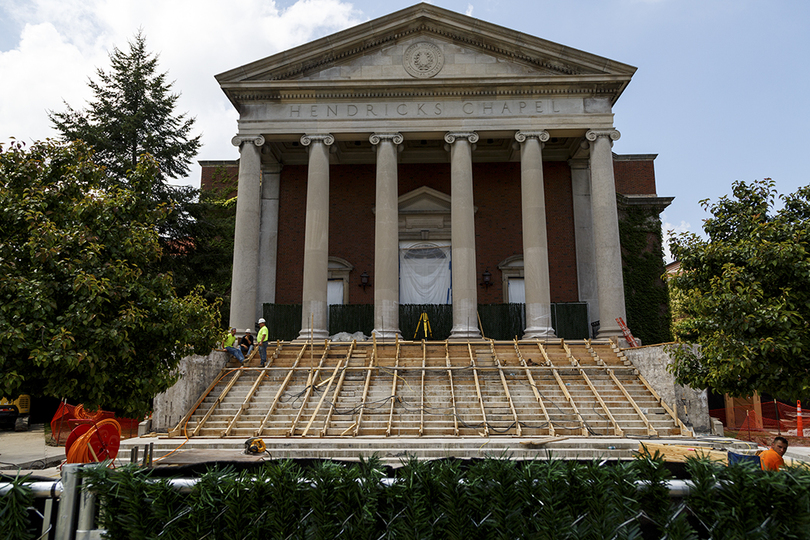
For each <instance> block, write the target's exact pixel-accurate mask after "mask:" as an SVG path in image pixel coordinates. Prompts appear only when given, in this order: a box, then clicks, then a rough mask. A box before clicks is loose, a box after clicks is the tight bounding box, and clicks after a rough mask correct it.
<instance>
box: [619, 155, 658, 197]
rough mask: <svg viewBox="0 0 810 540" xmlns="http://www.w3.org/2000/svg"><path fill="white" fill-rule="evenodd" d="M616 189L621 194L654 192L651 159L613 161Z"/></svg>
mask: <svg viewBox="0 0 810 540" xmlns="http://www.w3.org/2000/svg"><path fill="white" fill-rule="evenodd" d="M613 177H614V179H615V181H616V191H617V192H619V193H621V194H622V195H651V194H653V193H655V192H656V191H655V167H654V162H653V161H652V160H651V159H645V160H639V161H625V160H614V161H613Z"/></svg>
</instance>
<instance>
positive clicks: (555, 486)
mask: <svg viewBox="0 0 810 540" xmlns="http://www.w3.org/2000/svg"><path fill="white" fill-rule="evenodd" d="M686 472H687V476H688V477H689V479H691V480H692V482H694V488H693V490H692V492H691V494H690V495H689V496H688V497H687V498H686V499H683V500H681V499H672V498H670V496H669V491H668V489H667V487H666V485H665V483H664V482H665V481H666V479H667V478H668V477H669V476H670V473H669V472H668V469H667V468H666V467H665V466H664V464H663V463H662V462H661V461H658V460H651V459H639V460H634V461H630V462H614V463H610V464H605V463H603V462H598V461H594V462H590V463H580V462H576V461H559V460H551V461H528V462H517V461H512V460H509V459H495V458H488V459H484V460H480V461H472V462H461V461H457V460H438V461H417V460H410V461H406V462H405V463H404V466H403V467H402V468H400V469H397V470H396V471H395V472H394V471H391V470H388V469H386V468H385V467H383V466H381V464H380V463H379V461H378V460H377V459H375V458H372V459H371V460H368V461H361V462H360V463H359V464H356V463H355V464H339V463H335V462H331V461H321V462H315V463H313V464H311V465H310V466H309V467H308V468H305V467H303V466H301V465H299V464H297V463H295V462H292V461H271V462H268V463H266V464H265V465H263V466H262V467H261V468H259V469H257V470H253V471H242V472H236V471H234V470H232V469H224V470H220V469H211V470H209V472H207V473H204V474H203V475H202V477H201V479H200V482H199V484H198V485H197V486H196V487H195V488H194V489H193V491H192V492H191V493H190V494H187V495H184V494H180V493H178V492H177V491H174V490H173V489H171V488H170V487H169V486H168V484H167V483H166V482H165V481H164V480H160V481H157V482H154V481H152V480H151V478H150V472H149V470H145V469H139V468H136V467H132V466H128V467H124V468H122V469H117V470H110V469H106V468H103V467H91V468H86V469H84V472H83V475H85V476H88V477H89V479H90V484H91V486H92V490H93V491H94V492H95V493H96V494H98V495H99V497H100V503H101V507H102V508H103V512H102V520H103V523H102V526H103V527H104V528H106V529H107V531H108V533H109V537H110V538H157V537H160V538H170V539H183V538H212V539H231V538H233V539H236V538H239V539H243V538H246V539H260V538H278V539H288V538H289V539H305V538H306V539H310V538H311V539H330V540H331V539H334V538H352V539H355V538H369V539H378V538H404V539H411V538H413V539H417V538H418V539H430V538H441V539H447V538H450V539H459V540H462V539H463V540H472V539H478V538H481V539H490V538H496V539H497V538H504V539H506V538H510V539H511V538H548V539H552V538H572V539H573V538H583V539H602V538H618V539H630V538H650V539H652V538H656V539H658V538H662V537H666V538H668V539H671V540H675V539H687V538H714V539H724V538H729V539H730V538H735V539H738V538H746V539H748V538H758V539H760V538H779V539H780V540H781V539H782V538H808V535H810V471H808V470H807V469H805V468H796V469H784V470H782V471H779V472H763V471H761V470H759V469H758V468H754V467H752V466H751V465H750V464H739V465H733V466H731V467H724V466H720V465H717V464H712V463H709V462H707V461H697V460H692V461H690V462H689V463H688V464H687V465H686ZM392 474H394V475H395V477H396V480H395V481H394V482H393V483H392V484H391V485H390V486H387V485H386V484H385V483H384V482H383V478H384V477H387V476H389V475H392Z"/></svg>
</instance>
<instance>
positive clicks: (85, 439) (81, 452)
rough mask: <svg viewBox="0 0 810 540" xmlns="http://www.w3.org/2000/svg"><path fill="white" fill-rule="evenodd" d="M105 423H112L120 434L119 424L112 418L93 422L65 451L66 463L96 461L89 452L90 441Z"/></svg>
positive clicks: (119, 434)
mask: <svg viewBox="0 0 810 540" xmlns="http://www.w3.org/2000/svg"><path fill="white" fill-rule="evenodd" d="M79 407H81V405H79ZM77 408H78V407H77ZM99 412H100V411H99ZM105 425H113V426H115V428H116V429H117V430H118V436H119V437H120V436H121V425H120V424H119V423H118V422H116V421H115V419H113V418H107V419H106V420H102V421H101V422H98V423H96V424H94V425H93V426H92V427H91V428H90V429H89V430H87V431H86V432H84V433H83V434H81V435H80V436H79V438H78V439H76V441H74V443H73V445H71V447H70V449H69V450H68V452H67V463H95V462H96V461H98V460H97V459H95V458H94V457H93V454H92V452H91V447H90V442H91V441H92V438H93V437H94V436H95V435H96V432H97V431H98V428H99V427H101V426H105Z"/></svg>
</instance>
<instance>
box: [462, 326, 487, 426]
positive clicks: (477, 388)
mask: <svg viewBox="0 0 810 540" xmlns="http://www.w3.org/2000/svg"><path fill="white" fill-rule="evenodd" d="M467 351H468V352H469V353H470V365H471V366H472V368H473V377H474V378H475V393H476V394H478V403H479V404H480V405H481V416H482V417H483V418H484V432H483V433H482V434H481V436H482V437H489V424H488V423H487V411H486V409H485V408H484V398H483V397H481V385H480V384H479V382H478V368H477V367H476V365H475V358H474V357H473V352H472V346H471V345H470V343H469V342H467Z"/></svg>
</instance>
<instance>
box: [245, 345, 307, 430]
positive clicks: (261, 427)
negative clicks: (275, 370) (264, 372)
mask: <svg viewBox="0 0 810 540" xmlns="http://www.w3.org/2000/svg"><path fill="white" fill-rule="evenodd" d="M308 345H309V344H308V343H305V344H304V345H303V346H302V347H301V350H300V351H298V355H297V356H296V357H295V361H294V362H293V365H292V369H290V370H289V371H288V372H287V376H286V377H284V380H283V381H282V382H281V386H279V387H278V391H276V395H275V397H274V398H273V402H272V403H271V404H270V408H269V409H267V414H265V415H264V419H263V420H262V423H261V424H259V429H257V430H256V432H255V433H254V436H255V437H258V436H260V435H261V434H262V431H264V428H265V426H267V422H269V421H270V417H271V416H272V415H273V412H274V411H275V410H276V407H277V406H278V402H279V400H280V399H281V396H282V394H284V392H285V391H286V390H287V385H288V384H290V379H292V376H293V374H294V373H295V368H296V367H298V363H299V362H300V361H301V358H303V356H304V353H305V352H306V351H307V346H308Z"/></svg>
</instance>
